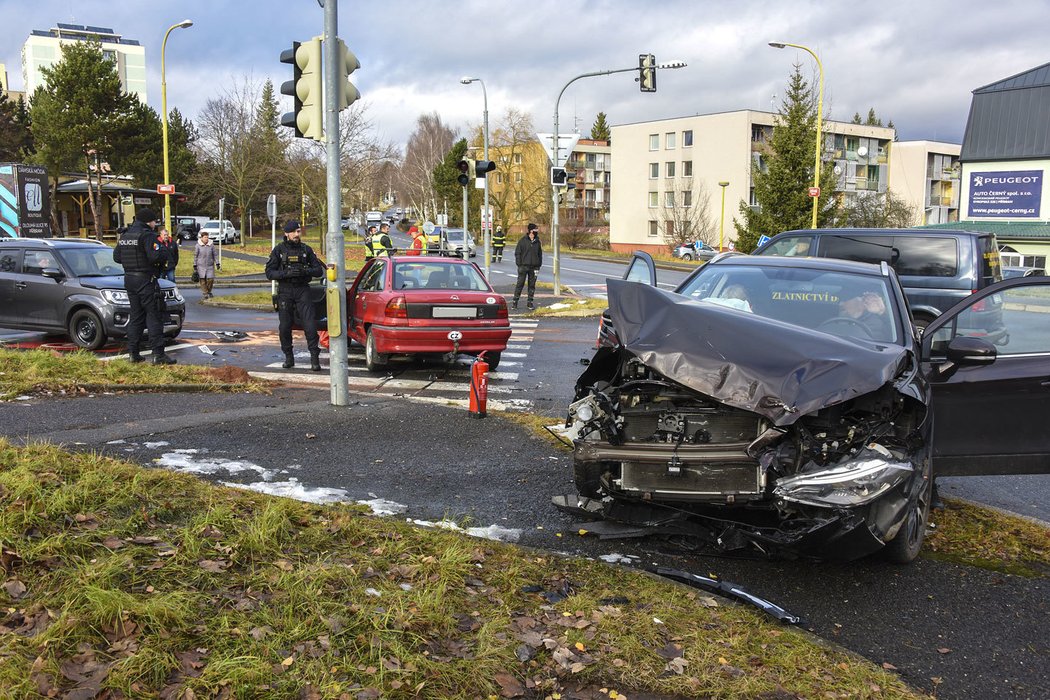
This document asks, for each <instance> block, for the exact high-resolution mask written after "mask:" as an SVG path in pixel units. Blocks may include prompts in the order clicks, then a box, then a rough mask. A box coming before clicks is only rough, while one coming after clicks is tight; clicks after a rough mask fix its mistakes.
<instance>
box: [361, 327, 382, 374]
mask: <svg viewBox="0 0 1050 700" xmlns="http://www.w3.org/2000/svg"><path fill="white" fill-rule="evenodd" d="M386 363H387V356H386V355H384V354H382V353H380V352H377V351H376V339H375V336H373V335H372V331H368V335H367V336H366V337H365V368H366V369H367V370H368V371H369V372H382V371H383V368H384V367H386Z"/></svg>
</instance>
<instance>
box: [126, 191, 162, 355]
mask: <svg viewBox="0 0 1050 700" xmlns="http://www.w3.org/2000/svg"><path fill="white" fill-rule="evenodd" d="M159 223H160V221H159V220H158V219H157V214H156V213H155V212H154V211H153V210H152V209H140V210H139V212H138V213H137V214H136V215H135V221H134V222H133V223H132V224H131V226H129V227H128V228H127V230H126V231H124V233H122V234H120V238H118V239H117V247H116V248H114V249H113V260H115V261H116V262H118V263H120V264H121V265H123V266H124V289H125V290H126V291H127V293H128V302H129V303H130V304H131V318H130V319H129V320H128V355H129V356H130V357H131V361H132V362H142V361H143V360H144V358H143V357H142V355H140V354H139V341H140V340H141V339H142V330H143V328H145V329H146V330H148V331H149V343H150V346H152V348H153V364H155V365H173V364H175V358H174V357H169V356H168V355H166V354H165V353H164V320H163V317H162V316H161V314H163V313H164V310H165V308H166V307H165V304H164V296H163V294H162V293H161V291H160V286H159V285H158V284H157V278H158V277H159V276H160V274H161V273H162V272H163V270H164V268H165V266H166V265H167V262H168V253H167V250H165V248H164V247H163V246H162V245H161V243H160V241H159V240H158V239H157V234H156V232H155V230H154V229H155V227H156V226H157V225H158V224H159Z"/></svg>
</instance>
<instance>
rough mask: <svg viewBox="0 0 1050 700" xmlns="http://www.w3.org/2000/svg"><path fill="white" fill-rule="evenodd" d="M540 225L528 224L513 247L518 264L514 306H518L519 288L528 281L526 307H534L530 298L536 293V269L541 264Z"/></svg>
mask: <svg viewBox="0 0 1050 700" xmlns="http://www.w3.org/2000/svg"><path fill="white" fill-rule="evenodd" d="M539 234H540V227H539V226H537V225H536V224H529V227H528V231H527V232H526V233H525V235H524V236H523V237H522V239H521V240H520V241H518V245H517V246H516V247H515V248H514V262H515V264H516V265H517V266H518V283H517V284H516V285H514V308H515V309H516V308H518V300H519V299H521V288H522V287H524V286H525V282H526V280H528V283H529V289H528V295H529V296H528V307H529V308H530V309H532V308H535V307H534V306H533V304H532V299H533V297H534V296H535V295H536V271H537V270H539V269H540V267H542V266H543V248H542V247H541V246H540V235H539Z"/></svg>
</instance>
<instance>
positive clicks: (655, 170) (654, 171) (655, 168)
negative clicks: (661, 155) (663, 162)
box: [649, 163, 660, 180]
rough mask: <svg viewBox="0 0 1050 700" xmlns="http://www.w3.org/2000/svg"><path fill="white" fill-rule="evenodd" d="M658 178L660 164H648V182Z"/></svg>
mask: <svg viewBox="0 0 1050 700" xmlns="http://www.w3.org/2000/svg"><path fill="white" fill-rule="evenodd" d="M658 177H660V164H659V163H650V164H649V179H650V180H655V179H656V178H658Z"/></svg>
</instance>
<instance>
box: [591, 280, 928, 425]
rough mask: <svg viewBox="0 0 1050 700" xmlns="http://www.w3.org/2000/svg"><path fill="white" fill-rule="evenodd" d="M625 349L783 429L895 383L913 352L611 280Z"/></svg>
mask: <svg viewBox="0 0 1050 700" xmlns="http://www.w3.org/2000/svg"><path fill="white" fill-rule="evenodd" d="M607 284H608V290H609V314H610V316H611V317H612V321H613V324H614V326H615V328H616V333H617V335H618V336H619V338H620V341H621V342H622V343H623V346H624V347H625V348H626V349H627V350H628V351H629V352H630V353H632V354H634V355H635V356H636V357H638V359H639V360H641V361H642V362H644V363H645V364H646V365H648V366H649V367H652V368H653V369H655V370H656V371H658V372H660V373H661V374H663V375H664V376H666V377H667V378H668V379H671V380H673V381H675V382H678V383H679V384H682V385H684V386H687V387H689V388H690V389H693V390H695V391H698V392H700V393H701V394H704V395H705V396H709V397H711V398H713V399H715V400H716V401H720V402H722V403H725V404H728V405H730V406H734V407H736V408H741V409H744V410H747V411H754V412H755V413H758V414H760V415H763V416H765V417H766V418H768V419H769V420H770V421H772V422H773V423H774V424H776V425H778V426H787V425H791V424H792V423H794V422H795V421H796V420H797V419H798V418H799V417H801V416H803V415H805V414H807V413H811V412H813V411H816V410H819V409H821V408H824V407H825V406H830V405H833V404H837V403H842V402H844V401H849V400H850V399H853V398H856V397H858V396H862V395H864V394H867V393H869V392H872V391H875V390H876V389H878V388H879V387H881V386H883V385H884V384H886V383H888V382H891V381H892V380H893V378H894V375H895V374H896V372H897V368H898V367H900V366H901V365H902V362H903V361H904V360H905V356H906V354H907V353H908V350H907V349H906V348H905V347H903V346H901V345H892V344H888V343H875V342H869V341H863V340H857V339H846V338H839V337H836V336H833V335H829V334H826V333H821V332H818V331H811V330H809V329H806V328H800V327H798V326H793V325H791V324H787V323H781V322H779V321H775V320H773V319H768V318H764V317H762V316H758V315H756V314H748V313H742V312H740V311H737V310H733V309H726V308H723V307H720V306H718V305H716V304H707V303H703V302H698V301H693V300H691V299H689V298H688V297H684V296H682V295H680V294H675V293H673V292H667V291H664V290H661V289H659V288H656V287H652V286H649V285H647V284H641V283H637V282H626V281H623V280H612V279H610V280H608V283H607Z"/></svg>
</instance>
